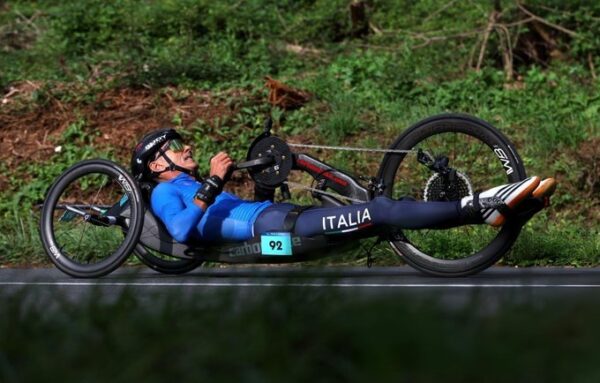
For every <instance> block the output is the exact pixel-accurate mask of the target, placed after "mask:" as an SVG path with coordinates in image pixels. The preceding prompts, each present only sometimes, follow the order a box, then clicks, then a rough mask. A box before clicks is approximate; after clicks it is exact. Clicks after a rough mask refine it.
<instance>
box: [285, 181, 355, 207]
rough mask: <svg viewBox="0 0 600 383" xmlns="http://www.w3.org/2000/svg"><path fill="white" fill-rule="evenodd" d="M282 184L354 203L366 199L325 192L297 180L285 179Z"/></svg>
mask: <svg viewBox="0 0 600 383" xmlns="http://www.w3.org/2000/svg"><path fill="white" fill-rule="evenodd" d="M284 184H286V185H288V186H289V187H291V188H292V189H303V190H309V191H312V192H314V193H319V194H323V195H328V196H330V197H333V198H339V199H345V200H347V201H351V202H355V203H364V202H367V201H363V200H360V199H357V198H352V197H346V196H343V195H341V194H337V193H330V192H326V191H324V190H320V189H315V188H312V187H310V186H306V185H302V184H301V183H298V182H292V181H285V182H284Z"/></svg>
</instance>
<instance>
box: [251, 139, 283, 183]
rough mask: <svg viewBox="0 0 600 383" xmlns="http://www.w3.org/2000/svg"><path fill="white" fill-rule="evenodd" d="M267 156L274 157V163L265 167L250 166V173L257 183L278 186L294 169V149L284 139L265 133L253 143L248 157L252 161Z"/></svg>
mask: <svg viewBox="0 0 600 383" xmlns="http://www.w3.org/2000/svg"><path fill="white" fill-rule="evenodd" d="M266 156H269V157H271V158H273V160H274V163H273V164H271V165H267V166H265V167H255V168H249V169H248V173H250V177H252V179H253V180H254V182H256V183H259V184H262V185H265V186H270V187H277V186H279V185H281V184H282V183H283V182H284V181H285V180H286V179H287V177H288V175H289V174H290V172H291V170H292V166H293V158H292V151H291V150H290V147H289V146H288V145H287V144H286V143H285V141H283V140H282V139H280V138H278V137H275V136H271V135H263V136H261V137H259V139H258V140H256V141H255V142H253V143H252V145H251V146H250V149H249V150H248V155H247V157H246V159H247V160H248V161H251V160H257V159H260V158H264V157H266Z"/></svg>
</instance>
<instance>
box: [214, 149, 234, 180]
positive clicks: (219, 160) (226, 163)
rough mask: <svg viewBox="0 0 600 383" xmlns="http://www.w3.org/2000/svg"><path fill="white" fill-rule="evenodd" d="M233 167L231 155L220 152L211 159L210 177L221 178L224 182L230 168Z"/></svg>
mask: <svg viewBox="0 0 600 383" xmlns="http://www.w3.org/2000/svg"><path fill="white" fill-rule="evenodd" d="M232 165H233V160H232V159H231V157H229V154H227V153H225V152H219V153H217V155H216V156H214V157H213V158H211V159H210V175H211V176H219V178H221V179H222V180H225V178H226V175H227V172H228V171H229V168H231V166H232Z"/></svg>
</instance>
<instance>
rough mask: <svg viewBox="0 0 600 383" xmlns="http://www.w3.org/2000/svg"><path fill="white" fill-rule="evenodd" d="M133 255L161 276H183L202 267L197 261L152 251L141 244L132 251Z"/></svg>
mask: <svg viewBox="0 0 600 383" xmlns="http://www.w3.org/2000/svg"><path fill="white" fill-rule="evenodd" d="M134 253H135V255H136V256H137V257H138V259H139V260H140V261H142V263H143V264H145V265H146V266H148V267H149V268H151V269H153V270H156V271H158V272H160V273H163V274H185V273H187V272H190V271H192V270H194V269H196V268H197V267H198V266H200V265H202V263H203V261H201V260H198V259H181V258H177V257H173V256H171V255H168V254H164V253H161V252H159V251H156V250H153V249H151V248H149V247H146V246H144V245H142V244H138V245H137V246H136V247H135V249H134Z"/></svg>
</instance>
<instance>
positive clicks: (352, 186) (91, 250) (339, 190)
mask: <svg viewBox="0 0 600 383" xmlns="http://www.w3.org/2000/svg"><path fill="white" fill-rule="evenodd" d="M267 121H268V123H267V124H266V126H265V131H264V132H262V134H260V135H259V136H258V137H256V139H254V141H253V142H252V144H251V145H250V147H249V149H248V152H247V156H246V159H245V161H243V162H239V163H237V164H236V165H235V169H236V170H242V169H246V170H247V171H248V172H249V174H250V176H251V177H252V179H253V180H254V182H255V183H257V184H258V185H261V186H262V187H267V188H281V191H282V195H283V196H284V197H285V198H289V187H290V186H294V183H293V182H291V181H290V180H289V179H288V178H289V176H290V173H291V172H292V171H300V172H305V173H307V174H309V175H310V177H311V178H312V182H313V183H312V185H311V187H304V188H306V189H308V190H309V191H310V192H311V196H312V198H314V200H315V204H317V205H322V206H340V205H344V204H349V203H360V202H367V201H369V200H371V199H372V198H375V197H376V196H380V195H384V196H387V197H390V198H393V199H400V198H406V197H407V196H408V197H409V198H411V199H415V200H421V201H454V200H458V199H460V198H462V197H464V196H467V195H470V194H473V193H474V192H476V191H478V190H479V191H481V190H485V189H487V188H490V187H493V186H496V185H500V184H503V183H512V182H517V181H520V180H523V179H525V178H526V173H525V168H524V166H523V162H522V160H521V158H520V156H519V155H518V153H517V151H516V149H515V147H514V146H513V144H512V143H511V142H510V141H509V140H508V139H507V138H506V137H505V136H504V135H503V134H502V133H501V132H500V131H498V130H497V129H496V128H494V127H493V126H492V125H490V124H489V123H487V122H485V121H483V120H481V119H478V118H476V117H473V116H469V115H465V114H442V115H437V116H433V117H429V118H427V119H424V120H422V121H419V122H417V123H416V124H414V125H413V126H411V127H410V128H408V129H406V130H405V131H404V132H402V133H401V134H400V135H399V136H398V137H397V138H396V140H395V141H394V142H393V143H392V144H391V145H390V146H389V148H388V149H368V148H348V147H334V146H323V145H305V144H293V143H287V142H285V141H284V140H282V139H281V138H279V137H277V136H275V135H273V134H272V133H271V123H270V119H268V120H267ZM296 148H307V149H319V150H326V149H329V150H354V151H362V152H372V153H379V154H383V159H382V161H381V163H380V166H379V169H378V171H377V174H376V175H374V176H369V177H361V176H356V175H353V174H350V173H349V172H347V171H342V170H339V169H336V168H335V167H333V166H331V165H329V164H327V163H325V162H323V161H321V160H319V159H317V158H316V157H314V156H311V155H309V154H307V153H303V152H296V151H293V150H292V149H296ZM152 187H153V185H152V184H151V183H147V182H137V181H136V180H134V179H133V177H132V176H131V175H130V174H129V172H128V171H127V170H125V169H124V168H123V167H121V166H120V165H118V164H116V163H114V162H112V161H108V160H104V159H93V160H85V161H81V162H79V163H77V164H75V165H73V166H72V167H70V168H69V169H67V170H66V171H65V172H64V173H63V174H61V175H60V176H59V177H58V178H57V180H56V181H55V182H54V184H53V185H52V186H51V187H50V188H49V190H48V192H47V195H46V197H45V200H44V204H43V207H42V211H41V219H40V236H41V241H42V244H43V247H44V249H45V251H46V253H47V255H48V256H49V258H50V260H51V261H52V262H53V263H54V264H55V265H56V266H57V267H58V268H59V269H60V270H62V271H63V272H65V273H67V274H69V275H71V276H73V277H79V278H91V277H99V276H103V275H106V274H108V273H110V272H112V271H114V270H115V269H116V268H118V267H119V266H120V265H122V264H123V263H124V262H125V261H126V260H127V259H128V258H129V257H130V256H131V255H132V254H135V255H136V256H137V257H138V258H139V259H140V260H141V261H142V262H143V263H144V264H146V265H147V266H149V267H151V268H152V269H154V270H156V271H159V272H162V273H167V274H179V273H185V272H189V271H191V270H194V269H195V268H197V267H198V266H200V265H202V264H203V263H205V262H222V263H250V264H252V263H271V264H272V263H289V262H303V261H307V260H312V259H317V258H321V257H324V256H327V255H330V254H331V253H332V252H337V253H339V252H342V251H343V250H344V249H345V248H346V247H348V246H356V243H357V241H359V240H361V239H364V238H367V237H379V239H380V240H384V241H388V242H389V244H390V246H391V248H392V250H393V251H394V252H395V253H396V254H398V255H399V256H400V257H401V258H402V259H403V260H404V261H405V262H406V263H408V264H409V265H411V266H413V267H414V268H416V269H418V270H420V271H422V272H424V273H427V274H430V275H435V276H446V277H457V276H466V275H471V274H475V273H477V272H480V271H482V270H484V269H486V268H487V267H489V266H491V265H493V264H494V263H496V262H497V261H498V260H499V259H500V258H501V257H502V256H503V255H504V254H506V252H507V251H508V250H509V249H510V248H511V246H512V245H513V243H514V242H515V241H516V239H517V237H518V235H519V233H520V231H521V228H522V226H523V224H524V223H525V222H526V221H527V220H528V219H529V218H531V216H532V215H533V214H534V213H535V212H536V211H538V210H539V209H540V208H541V207H539V206H532V208H530V209H528V210H526V212H525V213H522V214H520V215H518V216H513V217H510V219H509V220H508V221H507V223H506V224H504V225H503V226H502V227H500V228H494V227H491V226H488V225H463V226H458V227H452V228H437V229H426V230H423V229H422V230H406V229H400V228H395V227H384V228H381V227H373V228H369V229H366V230H361V231H356V232H354V233H341V234H339V235H317V236H314V237H299V236H296V235H294V234H293V233H291V232H290V230H289V227H288V228H284V229H283V230H282V231H281V232H277V233H267V234H266V235H262V236H256V237H254V238H252V239H250V240H247V241H243V242H231V243H194V244H188V243H178V242H177V241H175V240H174V239H173V238H172V237H171V236H170V235H169V233H168V232H167V230H166V228H165V227H164V225H163V224H162V223H161V222H160V221H159V220H158V219H157V218H156V217H155V216H154V215H153V213H152V212H151V209H150V208H149V195H150V193H151V190H152ZM286 225H287V222H286Z"/></svg>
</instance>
